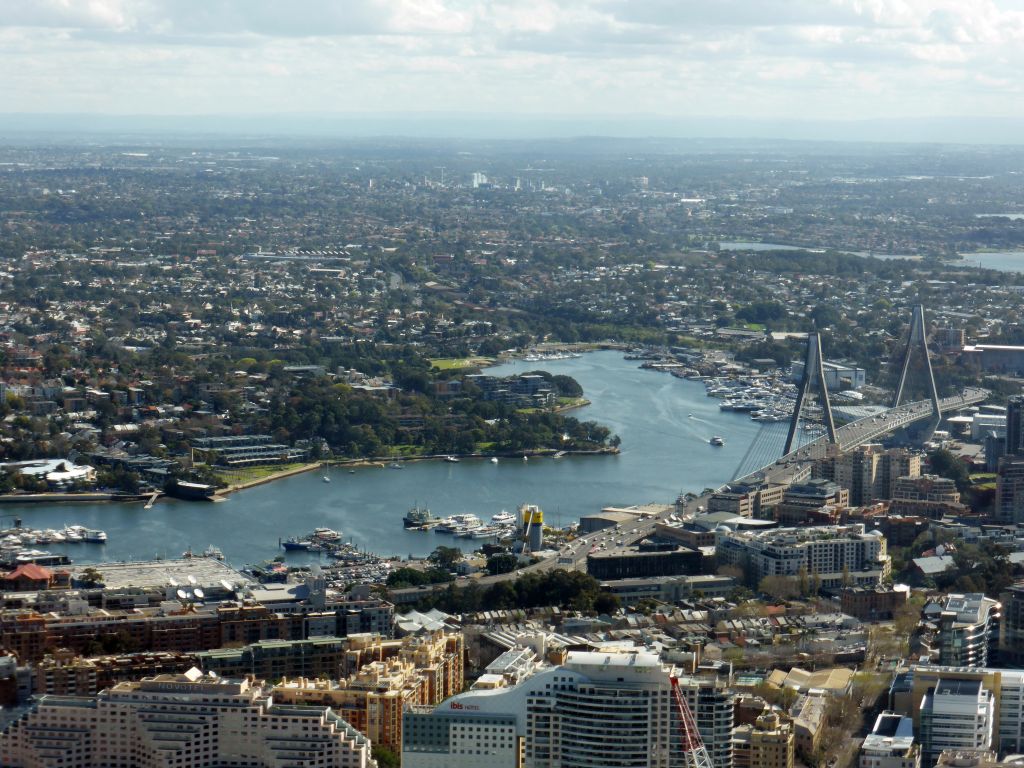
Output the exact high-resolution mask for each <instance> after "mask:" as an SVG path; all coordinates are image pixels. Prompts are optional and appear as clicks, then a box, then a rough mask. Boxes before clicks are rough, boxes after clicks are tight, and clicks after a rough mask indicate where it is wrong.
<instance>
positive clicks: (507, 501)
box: [4, 351, 784, 567]
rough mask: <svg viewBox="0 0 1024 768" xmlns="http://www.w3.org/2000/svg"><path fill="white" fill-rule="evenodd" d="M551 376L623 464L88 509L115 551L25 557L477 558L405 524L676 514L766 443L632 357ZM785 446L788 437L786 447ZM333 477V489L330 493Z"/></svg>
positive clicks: (290, 482) (359, 480)
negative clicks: (314, 536)
mask: <svg viewBox="0 0 1024 768" xmlns="http://www.w3.org/2000/svg"><path fill="white" fill-rule="evenodd" d="M544 368H545V369H546V370H549V371H550V372H551V373H553V374H567V375H570V376H573V377H574V378H576V379H577V381H579V383H580V384H581V386H582V387H583V389H584V392H585V394H586V396H587V399H588V400H590V401H591V405H589V406H586V407H583V408H580V409H578V410H576V411H574V412H573V413H572V416H574V417H575V418H578V419H580V420H581V421H595V422H597V423H599V424H603V425H605V426H607V427H608V428H609V429H610V430H611V431H612V432H613V433H615V434H618V435H619V436H620V437H621V438H622V452H621V453H620V454H618V455H610V456H578V455H572V454H568V455H565V456H563V457H562V458H559V459H554V458H551V457H533V458H530V459H529V460H528V461H522V459H521V458H516V459H514V460H513V459H509V460H505V461H500V463H497V464H494V463H491V462H490V461H489V460H488V459H487V458H481V459H467V458H463V459H462V460H461V462H458V463H450V462H445V461H423V462H406V463H404V464H403V466H404V469H403V470H402V471H390V470H388V468H387V466H386V464H385V465H384V466H383V467H381V466H374V467H371V466H360V467H347V466H346V467H325V468H323V469H322V470H320V471H318V472H305V473H301V474H295V475H292V476H290V477H285V478H282V479H280V480H275V481H274V482H271V483H266V484H264V485H260V486H257V487H253V488H249V489H247V490H243V491H239V492H237V493H234V494H231V495H230V496H228V497H227V498H226V500H225V501H224V502H222V503H219V504H210V503H209V502H205V501H203V502H192V501H185V500H181V499H168V498H164V499H161V500H160V501H159V502H157V503H156V504H155V505H154V506H153V507H152V508H151V509H144V508H143V502H139V503H134V504H109V503H107V504H105V503H85V502H83V503H81V504H76V505H75V506H74V508H73V509H74V512H73V514H74V517H75V520H76V522H77V523H78V524H80V525H82V526H84V527H86V528H90V529H102V530H103V531H105V532H106V533H107V534H108V536H109V539H108V541H107V543H105V544H94V543H87V542H84V541H82V542H76V543H68V542H66V541H64V542H57V543H51V544H48V545H45V546H43V545H31V546H27V545H26V546H24V547H23V549H39V550H45V551H49V552H51V553H53V554H55V555H64V556H67V557H68V558H70V559H71V560H73V561H74V562H75V564H85V563H95V562H103V561H114V560H118V561H124V560H130V559H151V558H154V557H161V558H165V559H173V558H179V557H180V556H181V553H182V552H184V551H186V550H188V549H190V548H191V550H192V551H193V552H200V553H201V552H202V551H203V550H204V549H205V548H206V547H207V546H208V545H210V544H212V545H215V546H216V547H219V548H220V549H221V550H222V551H223V554H224V558H225V561H226V562H228V563H230V564H232V565H234V566H236V567H241V566H244V565H246V564H251V563H259V562H261V561H264V560H269V559H272V558H274V557H275V556H278V555H283V556H284V557H286V558H287V562H288V563H291V564H302V563H315V562H326V561H328V560H330V559H331V558H329V557H328V556H327V554H326V553H325V552H322V551H321V552H316V551H301V550H296V551H285V550H283V549H282V548H281V546H280V545H279V542H283V541H284V540H285V539H288V538H290V537H293V536H294V537H296V538H298V539H300V540H301V539H302V538H303V536H302V535H301V534H302V532H303V531H307V532H311V531H313V530H314V529H315V528H317V527H330V528H332V529H334V530H336V531H339V532H341V533H342V534H343V536H344V539H345V541H346V542H351V543H352V544H353V545H355V546H356V547H358V548H359V550H369V551H371V552H376V553H378V554H381V555H385V556H387V555H400V556H403V557H405V556H408V555H410V554H411V555H414V556H417V557H422V556H425V555H428V554H429V553H430V552H431V551H432V550H433V549H434V548H435V547H437V546H439V545H441V544H443V545H446V546H456V547H461V548H464V549H466V550H471V549H475V548H477V547H479V546H480V545H481V543H484V541H485V540H484V541H482V540H479V539H472V538H460V537H456V536H453V535H435V534H433V533H431V532H429V531H428V532H427V533H424V532H423V531H422V530H416V529H414V528H406V527H405V525H404V523H403V518H404V517H405V516H406V515H407V514H408V511H409V508H410V506H413V505H414V504H418V505H422V506H424V507H427V508H429V509H430V510H432V513H431V514H432V515H433V516H436V517H438V518H440V519H444V518H447V517H450V516H453V515H458V514H473V515H476V516H477V517H478V518H480V520H481V521H490V520H491V518H492V516H493V515H496V514H499V513H500V512H501V511H502V510H515V509H517V508H518V507H519V505H520V504H522V503H523V502H529V503H533V504H537V505H539V506H540V507H541V508H542V509H543V510H544V512H545V516H546V519H549V520H550V521H551V523H552V524H553V525H556V526H562V525H567V524H569V523H571V522H574V521H576V520H578V519H579V517H580V515H582V514H589V513H593V512H596V511H599V510H600V509H601V508H602V507H606V506H625V505H629V504H638V503H647V502H652V501H653V502H662V503H670V502H672V501H673V500H674V499H675V498H676V497H677V496H678V495H679V494H680V492H684V491H699V490H701V489H702V488H704V487H707V486H718V485H721V484H722V483H725V482H728V481H729V480H731V479H732V476H733V473H734V472H735V470H736V468H737V466H738V465H739V464H740V461H741V459H742V458H743V456H744V454H745V453H746V451H747V448H748V447H749V446H750V443H751V441H752V440H753V438H754V437H755V436H756V435H759V434H760V435H762V438H763V437H764V435H763V433H761V432H760V430H761V428H762V426H763V425H762V424H760V423H758V422H755V421H752V420H751V418H750V414H748V413H741V412H733V411H722V410H720V409H719V408H718V404H719V401H718V400H717V399H715V398H710V397H707V396H706V395H705V387H704V384H703V382H700V381H691V380H687V379H682V378H674V377H666V376H655V375H652V372H651V371H645V370H640V369H639V368H638V367H637V364H636V363H635V362H631V361H627V360H624V359H623V355H622V353H621V352H615V351H601V352H592V353H588V354H585V355H583V356H582V357H580V358H573V359H568V360H557V361H551V362H547V363H545V365H544ZM536 369H537V364H536V363H531V362H527V361H525V360H516V361H512V362H510V363H507V364H503V365H501V366H496V367H493V368H491V369H489V371H488V372H490V373H494V374H495V375H501V376H503V375H510V374H513V373H525V372H527V371H530V370H536ZM691 415H692V418H691ZM768 426H773V425H768ZM713 435H718V436H721V437H722V438H723V439H724V440H725V445H724V446H721V447H713V446H710V445H708V441H709V440H710V438H711V437H712V436H713ZM782 438H784V434H782V435H780V436H779V440H780V442H781V439H782ZM768 447H770V446H766V450H767V448H768ZM324 476H326V477H328V478H330V480H331V482H329V483H324V482H323V479H322V478H323V477H324ZM417 500H419V501H417ZM4 511H5V513H7V514H10V515H12V516H15V515H16V516H18V517H20V518H22V520H23V521H24V525H25V527H31V528H32V529H34V530H46V529H50V528H52V529H55V530H60V529H63V528H64V527H65V526H66V520H67V518H68V516H69V508H68V507H66V506H61V505H49V504H32V505H28V504H26V505H16V504H10V505H7V506H5V508H4Z"/></svg>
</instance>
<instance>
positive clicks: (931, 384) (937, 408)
mask: <svg viewBox="0 0 1024 768" xmlns="http://www.w3.org/2000/svg"><path fill="white" fill-rule="evenodd" d="M915 349H917V350H918V351H919V352H920V353H921V356H922V357H923V358H924V369H925V371H926V372H927V374H928V393H929V396H930V398H931V401H932V424H931V427H930V432H934V431H935V430H936V429H937V428H938V426H939V424H940V423H941V421H942V406H941V404H940V403H939V390H938V388H937V387H936V386H935V374H934V373H933V372H932V361H931V355H930V354H929V352H928V328H927V326H926V325H925V322H924V305H923V304H915V305H914V308H913V310H912V314H911V316H910V333H909V334H908V335H907V346H906V347H905V348H904V350H903V365H902V366H901V370H900V380H899V383H898V384H897V385H896V397H895V398H893V401H892V407H893V408H898V407H899V404H900V400H902V399H903V390H904V388H905V387H906V383H907V373H908V372H909V371H910V358H911V357H912V356H913V353H914V350H915Z"/></svg>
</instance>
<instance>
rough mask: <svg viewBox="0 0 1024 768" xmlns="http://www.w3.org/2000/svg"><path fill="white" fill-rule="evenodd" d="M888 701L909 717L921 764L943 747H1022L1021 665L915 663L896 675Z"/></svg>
mask: <svg viewBox="0 0 1024 768" xmlns="http://www.w3.org/2000/svg"><path fill="white" fill-rule="evenodd" d="M960 683H964V684H965V686H964V687H960V685H959V684H960ZM936 691H941V694H940V695H939V696H938V697H936V696H935V692H936ZM889 704H890V708H891V709H892V710H893V711H895V712H901V713H904V714H907V715H909V716H911V717H913V719H914V732H915V733H916V734H918V742H919V743H920V744H921V750H922V765H925V766H931V765H933V764H934V762H935V759H936V758H937V757H938V754H939V753H940V752H941V751H942V750H943V749H964V748H970V749H992V750H995V751H996V752H998V753H1000V754H1011V753H1019V752H1024V670H1015V669H993V668H987V669H975V668H968V667H942V666H936V665H930V664H917V665H914V666H912V667H911V668H910V670H909V671H908V672H905V673H901V674H899V675H897V676H896V679H895V680H894V682H893V685H892V688H891V689H890V692H889Z"/></svg>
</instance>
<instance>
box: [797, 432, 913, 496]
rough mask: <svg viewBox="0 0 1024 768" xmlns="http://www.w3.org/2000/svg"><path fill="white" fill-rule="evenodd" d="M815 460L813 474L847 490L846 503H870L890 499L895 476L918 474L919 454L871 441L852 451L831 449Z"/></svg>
mask: <svg viewBox="0 0 1024 768" xmlns="http://www.w3.org/2000/svg"><path fill="white" fill-rule="evenodd" d="M830 450H831V455H829V456H826V457H825V458H824V459H820V460H819V461H817V462H815V465H814V469H813V476H814V477H819V478H825V479H828V480H833V481H835V482H836V483H838V484H839V485H840V486H841V487H843V488H846V489H847V490H848V491H849V492H850V498H849V503H850V504H853V505H855V506H862V505H864V504H870V503H871V502H872V501H876V500H878V499H890V498H892V494H893V489H894V485H895V482H896V479H897V478H900V477H917V476H918V475H920V474H921V456H920V454H918V453H914V452H912V451H908V450H906V449H905V448H892V449H889V450H886V449H884V448H883V447H882V446H881V445H877V444H874V443H871V444H868V445H862V446H860V447H859V448H856V449H854V450H852V451H840V450H838V449H836V448H832V449H830Z"/></svg>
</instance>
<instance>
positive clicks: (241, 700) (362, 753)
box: [0, 668, 376, 768]
mask: <svg viewBox="0 0 1024 768" xmlns="http://www.w3.org/2000/svg"><path fill="white" fill-rule="evenodd" d="M0 765H3V766H5V768H50V767H51V766H61V768H93V766H104V768H203V767H204V766H210V765H224V766H228V765H236V766H257V765H258V766H268V767H270V766H273V767H274V768H279V767H280V768H283V767H284V766H295V765H309V766H318V768H320V767H322V768H373V767H374V766H376V762H375V761H374V760H373V759H372V757H371V755H370V742H369V740H368V739H367V738H366V737H365V736H363V734H361V733H359V732H358V731H357V730H355V729H354V728H353V727H352V726H351V725H349V724H348V723H347V722H345V721H344V720H343V719H341V718H340V717H339V716H338V715H337V714H336V713H335V712H333V711H332V710H331V709H330V708H327V707H308V706H307V707H295V706H287V705H282V704H277V703H275V702H274V701H273V698H272V697H270V696H268V695H267V694H265V693H264V692H263V690H262V689H261V688H260V687H257V686H255V685H253V684H251V683H250V682H248V681H247V680H241V681H239V680H226V679H223V678H213V677H209V676H205V675H203V673H201V672H200V671H199V670H197V669H195V668H193V669H191V670H189V671H188V672H186V673H185V674H182V675H158V676H156V677H152V678H146V679H143V680H142V681H141V682H131V683H119V684H117V685H115V686H114V687H113V688H111V689H109V690H106V691H103V692H101V693H100V694H98V695H97V696H92V697H71V696H42V697H40V698H39V699H38V700H37V702H36V705H35V707H34V709H33V710H32V711H31V712H29V713H28V714H26V715H24V716H22V717H21V718H19V719H18V720H16V721H15V722H13V723H11V724H10V725H8V726H7V728H6V729H4V731H3V732H2V733H0Z"/></svg>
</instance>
